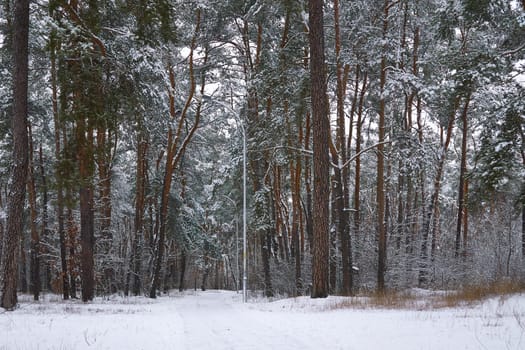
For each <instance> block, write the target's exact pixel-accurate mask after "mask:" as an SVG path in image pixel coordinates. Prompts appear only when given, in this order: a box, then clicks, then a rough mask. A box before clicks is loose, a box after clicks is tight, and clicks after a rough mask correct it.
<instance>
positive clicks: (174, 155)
mask: <svg viewBox="0 0 525 350" xmlns="http://www.w3.org/2000/svg"><path fill="white" fill-rule="evenodd" d="M200 25H201V11H200V9H197V12H196V24H195V30H194V33H193V38H192V42H191V47H190V54H189V57H188V65H189V79H190V88H189V89H190V90H189V93H188V97H187V98H186V103H185V105H184V108H183V110H182V112H180V113H178V112H177V111H176V108H175V96H174V95H173V93H174V91H175V73H174V72H173V67H172V66H171V63H168V71H169V79H170V89H169V91H168V92H169V94H168V95H169V99H170V109H169V110H170V117H171V118H172V119H173V123H174V124H175V123H176V124H177V126H176V128H175V129H172V128H170V130H169V131H168V144H167V152H166V166H165V169H164V181H163V187H162V194H161V200H160V209H159V215H160V218H159V231H158V235H157V236H158V237H157V242H156V247H155V255H154V266H153V276H152V279H151V286H150V291H149V297H150V298H156V296H157V290H159V288H160V277H161V276H160V272H161V267H162V262H163V259H164V249H165V247H164V245H165V241H166V223H167V219H168V202H169V194H170V191H171V182H172V178H173V173H174V171H175V168H176V167H177V166H178V165H179V163H180V161H181V159H182V156H183V155H184V152H185V151H186V147H187V146H188V144H189V142H190V141H191V139H192V138H193V135H194V134H195V131H196V130H197V128H198V127H199V122H200V114H201V108H202V99H201V100H199V101H198V102H197V106H196V111H195V121H194V123H193V126H192V127H191V129H190V130H189V131H188V132H187V133H186V135H185V137H184V139H182V136H183V129H184V126H185V123H186V121H187V114H188V111H189V108H190V106H191V104H192V103H193V99H194V95H195V90H196V86H197V83H196V81H195V75H196V74H195V71H194V58H193V55H194V51H195V49H196V48H197V36H198V33H199V32H200ZM207 58H208V51H207V49H206V50H205V52H204V58H203V64H204V65H205V64H206V61H207ZM205 79H206V74H205V72H201V80H200V87H201V90H200V92H201V96H202V95H204V90H205V87H206V80H205ZM176 118H179V120H178V121H176V122H175V120H176Z"/></svg>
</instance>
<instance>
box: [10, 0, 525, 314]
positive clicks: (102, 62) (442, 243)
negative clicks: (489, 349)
mask: <svg viewBox="0 0 525 350" xmlns="http://www.w3.org/2000/svg"><path fill="white" fill-rule="evenodd" d="M24 4H25V7H24ZM24 9H25V12H24ZM24 13H26V14H27V17H28V20H29V22H27V21H26V22H24V20H23V19H24V18H25V17H24V15H23V14H24ZM24 27H25V31H24V30H23V28H24ZM24 33H25V39H24ZM24 40H25V41H26V42H27V44H28V45H27V47H25V61H24V55H23V53H24V45H23V42H24ZM21 54H22V56H21ZM0 57H1V60H0V80H1V81H2V83H1V84H0V114H1V118H0V135H1V136H0V257H1V261H0V272H1V273H0V286H2V290H1V291H0V293H2V306H3V307H4V308H6V309H10V308H12V307H13V306H14V305H15V304H16V298H17V295H16V292H17V291H18V292H20V293H30V294H31V295H32V296H33V297H34V299H35V300H38V298H39V295H40V294H41V293H43V292H50V293H56V294H59V295H61V296H62V298H63V299H70V298H81V299H82V300H83V301H90V300H92V299H93V298H94V297H95V296H104V295H111V294H115V293H118V294H121V295H146V296H149V297H151V298H155V297H157V296H159V295H161V294H162V293H164V292H166V291H169V290H173V289H178V290H180V291H183V290H185V289H202V290H205V289H228V290H238V289H240V288H241V285H242V282H243V257H245V258H246V276H247V281H246V282H247V288H248V290H249V291H251V292H262V293H263V294H264V295H265V296H299V295H311V296H312V297H325V296H327V295H328V294H330V295H343V296H346V295H354V294H356V293H361V292H373V291H377V292H380V293H385V292H389V291H396V290H403V289H407V288H412V287H420V288H428V289H456V288H461V287H463V286H466V285H483V284H490V283H495V282H498V281H505V280H512V281H517V282H521V283H523V282H525V1H523V0H520V1H516V0H492V1H490V0H352V1H349V0H330V1H324V2H323V1H316V0H310V1H306V0H273V1H272V0H224V1H215V0H184V1H181V0H102V1H97V0H33V1H28V0H2V4H1V9H0ZM24 62H25V67H26V70H25V73H26V74H25V77H26V79H23V77H24V70H23V67H24ZM21 77H22V78H21ZM24 81H25V83H26V88H25V89H24V88H23V82H24ZM21 86H22V87H21ZM26 90H27V96H26V97H22V98H20V96H23V94H22V95H20V93H21V92H23V91H26ZM21 100H26V101H27V104H26V106H25V110H24V106H23V104H20V103H21V102H20V101H21ZM24 111H25V112H24ZM17 116H22V117H23V118H22V119H19V118H17ZM24 135H25V136H24ZM24 137H25V141H23V140H24ZM20 140H22V141H20ZM24 145H25V147H22V146H24ZM24 169H25V170H26V171H25V172H24V171H23V170H24ZM243 170H244V171H243ZM243 194H244V195H243ZM243 199H245V205H246V210H243V203H244V201H243ZM17 205H18V208H20V210H18V211H16V208H17ZM16 227H19V229H18V230H17V229H16ZM243 228H245V231H244V232H243ZM243 233H245V235H246V240H245V241H244V240H243ZM243 246H244V247H246V250H243ZM13 288H14V292H13Z"/></svg>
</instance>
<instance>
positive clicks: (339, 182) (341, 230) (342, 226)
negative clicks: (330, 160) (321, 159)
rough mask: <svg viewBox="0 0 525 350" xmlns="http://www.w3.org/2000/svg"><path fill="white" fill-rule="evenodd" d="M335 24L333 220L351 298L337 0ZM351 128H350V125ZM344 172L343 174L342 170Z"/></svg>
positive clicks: (344, 288)
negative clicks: (335, 77) (335, 123)
mask: <svg viewBox="0 0 525 350" xmlns="http://www.w3.org/2000/svg"><path fill="white" fill-rule="evenodd" d="M334 24H335V54H336V66H337V67H336V73H337V74H336V75H337V86H336V95H337V96H336V97H337V130H336V139H337V140H336V147H337V154H336V157H337V158H336V159H334V161H335V162H337V166H336V167H335V169H334V170H335V172H334V175H335V186H334V194H333V196H334V197H335V198H334V201H335V214H336V217H335V221H336V227H337V233H338V236H339V241H340V247H341V259H342V264H341V265H342V266H341V267H342V274H343V279H342V286H341V293H342V294H343V295H350V294H351V293H352V284H353V280H352V241H351V239H350V231H349V227H348V221H349V219H348V213H349V212H348V210H346V209H347V205H346V203H348V196H347V194H348V177H347V176H345V175H348V166H345V167H343V164H345V163H346V161H347V148H346V146H347V141H346V122H345V119H346V118H345V111H344V103H345V95H346V81H347V80H348V69H349V68H348V65H347V66H346V67H345V68H343V63H342V59H341V31H340V25H339V0H335V1H334ZM350 128H352V126H350ZM345 170H346V171H345Z"/></svg>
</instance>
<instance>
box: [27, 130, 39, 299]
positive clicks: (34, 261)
mask: <svg viewBox="0 0 525 350" xmlns="http://www.w3.org/2000/svg"><path fill="white" fill-rule="evenodd" d="M28 132H29V138H28V139H29V164H28V179H27V180H28V181H27V193H28V197H29V212H30V217H31V222H30V226H31V243H30V247H31V248H30V255H29V257H30V258H29V259H30V265H29V271H30V279H29V289H30V291H31V293H33V300H35V301H36V300H38V299H39V297H40V235H39V232H38V228H37V216H38V214H37V208H36V206H37V204H36V186H35V166H34V152H33V134H32V130H31V124H28Z"/></svg>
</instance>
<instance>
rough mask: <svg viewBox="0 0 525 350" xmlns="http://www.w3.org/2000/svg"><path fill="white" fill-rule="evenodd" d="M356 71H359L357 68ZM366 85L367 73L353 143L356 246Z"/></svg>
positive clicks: (359, 212) (358, 224) (361, 92)
mask: <svg viewBox="0 0 525 350" xmlns="http://www.w3.org/2000/svg"><path fill="white" fill-rule="evenodd" d="M356 69H360V67H359V66H358V67H357V68H356ZM367 84H368V72H365V73H364V77H363V84H362V86H361V91H360V93H359V102H358V107H357V122H356V131H355V134H356V142H355V182H354V235H355V237H356V240H355V241H356V242H357V243H356V244H358V242H359V238H360V237H359V236H360V230H361V155H360V154H361V146H362V143H363V133H362V128H363V122H364V121H363V112H364V103H365V94H366V90H367ZM358 254H359V248H356V256H357V255H358Z"/></svg>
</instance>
